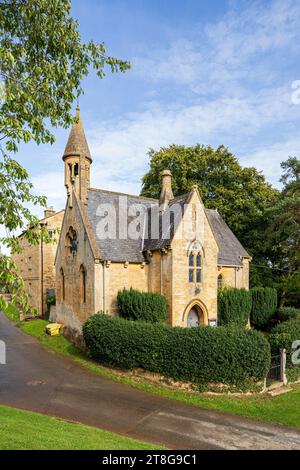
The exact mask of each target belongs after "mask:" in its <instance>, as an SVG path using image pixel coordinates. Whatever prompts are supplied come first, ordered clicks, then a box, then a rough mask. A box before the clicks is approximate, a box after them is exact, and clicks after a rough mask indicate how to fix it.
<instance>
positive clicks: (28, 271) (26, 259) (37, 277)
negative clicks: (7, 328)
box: [12, 209, 64, 315]
mask: <svg viewBox="0 0 300 470" xmlns="http://www.w3.org/2000/svg"><path fill="white" fill-rule="evenodd" d="M63 216H64V211H63V210H62V211H60V212H55V211H54V210H53V209H46V210H45V211H44V217H43V219H41V220H40V225H41V226H42V225H43V226H44V227H45V228H46V229H47V230H48V232H49V235H50V238H51V239H52V241H53V243H50V244H49V243H47V244H45V243H42V242H40V243H39V244H38V245H30V244H29V242H28V241H27V239H26V237H25V235H24V234H22V235H20V237H19V238H20V245H21V247H22V249H23V250H22V252H21V253H18V254H15V255H13V256H12V258H13V260H14V261H15V262H16V264H17V266H18V268H19V272H20V275H21V276H22V278H23V280H24V286H25V291H26V292H27V293H28V295H29V298H30V304H31V306H32V307H34V308H36V309H37V311H38V313H39V314H41V315H44V314H45V313H46V309H47V306H46V294H47V292H48V293H49V294H54V292H55V266H54V259H55V255H56V250H57V243H58V239H59V232H60V229H61V226H62V221H63Z"/></svg>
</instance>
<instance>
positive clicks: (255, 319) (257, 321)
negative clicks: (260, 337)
mask: <svg viewBox="0 0 300 470" xmlns="http://www.w3.org/2000/svg"><path fill="white" fill-rule="evenodd" d="M250 292H251V295H252V310H251V316H250V321H251V325H252V326H254V327H255V328H258V329H260V328H265V327H266V326H267V325H268V324H269V322H270V320H271V318H272V317H273V316H274V314H275V311H276V308H277V291H276V289H273V288H272V287H255V288H253V289H251V291H250Z"/></svg>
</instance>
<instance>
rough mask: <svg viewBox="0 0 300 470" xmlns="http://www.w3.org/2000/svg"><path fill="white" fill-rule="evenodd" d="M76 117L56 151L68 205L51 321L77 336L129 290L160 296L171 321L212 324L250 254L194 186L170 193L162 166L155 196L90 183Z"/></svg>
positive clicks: (243, 281) (242, 281) (243, 278)
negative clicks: (221, 297) (221, 296)
mask: <svg viewBox="0 0 300 470" xmlns="http://www.w3.org/2000/svg"><path fill="white" fill-rule="evenodd" d="M76 116H77V120H76V121H75V122H74V124H73V126H72V129H71V133H70V136H69V139H68V142H67V145H66V148H65V152H64V155H63V161H64V171H65V186H66V190H67V203H66V208H65V211H64V217H63V222H62V227H61V232H60V238H59V242H58V246H57V252H56V258H55V271H56V308H55V310H53V312H52V319H53V320H56V321H58V322H60V323H62V324H63V325H64V328H65V331H66V332H67V333H68V334H69V335H70V336H72V337H73V338H74V339H76V336H77V335H79V336H80V333H81V328H82V325H83V323H84V322H85V321H86V320H87V318H88V317H89V316H90V315H92V314H94V313H97V312H99V311H103V312H105V313H107V314H109V315H117V303H116V297H117V293H118V291H119V290H122V289H123V288H131V287H132V288H134V289H137V290H140V291H145V292H157V293H161V294H163V295H164V296H165V297H166V298H167V301H168V315H169V323H170V324H171V325H179V326H195V325H198V324H206V325H215V324H216V322H217V291H218V288H221V287H224V286H231V287H237V288H242V287H243V288H246V289H248V285H249V261H250V260H251V258H250V256H249V254H248V253H247V252H246V251H245V249H244V248H243V246H242V245H241V244H240V242H239V241H238V240H237V238H236V237H235V235H234V234H233V233H232V231H231V230H230V228H229V227H228V226H227V225H226V223H225V222H224V220H223V219H222V218H221V216H220V215H219V214H218V212H217V211H216V210H211V209H205V207H204V206H203V203H202V201H201V197H200V195H199V192H198V189H197V187H195V186H194V187H192V188H191V191H190V192H189V193H188V194H186V195H183V196H180V197H179V198H174V197H173V193H172V175H171V173H170V171H169V170H166V171H164V172H163V174H162V175H158V177H161V178H162V190H161V196H160V199H159V200H156V199H149V198H146V197H142V196H134V195H127V194H121V193H118V192H114V191H108V190H104V189H95V188H91V187H90V168H91V165H92V158H91V154H90V150H89V147H88V144H87V141H86V137H85V133H84V129H83V124H82V120H81V117H80V111H79V109H77V113H76ZM186 227H188V230H187V229H185V228H186Z"/></svg>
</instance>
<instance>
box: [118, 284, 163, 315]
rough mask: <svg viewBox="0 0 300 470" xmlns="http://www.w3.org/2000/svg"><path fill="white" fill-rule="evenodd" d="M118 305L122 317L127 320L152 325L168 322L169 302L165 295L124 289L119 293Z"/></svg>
mask: <svg viewBox="0 0 300 470" xmlns="http://www.w3.org/2000/svg"><path fill="white" fill-rule="evenodd" d="M117 303H118V309H119V313H120V316H121V317H123V318H127V320H141V321H146V322H150V323H158V322H164V321H166V320H167V308H168V304H167V300H166V298H165V297H164V296H163V295H160V294H154V293H151V292H140V291H137V290H134V289H129V290H128V289H123V290H122V291H119V292H118V296H117Z"/></svg>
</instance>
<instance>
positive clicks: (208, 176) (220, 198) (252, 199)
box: [142, 144, 278, 256]
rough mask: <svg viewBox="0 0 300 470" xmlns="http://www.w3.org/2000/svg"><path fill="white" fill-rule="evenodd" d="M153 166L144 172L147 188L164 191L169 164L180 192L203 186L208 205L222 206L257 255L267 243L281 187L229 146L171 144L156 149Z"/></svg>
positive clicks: (153, 193)
mask: <svg viewBox="0 0 300 470" xmlns="http://www.w3.org/2000/svg"><path fill="white" fill-rule="evenodd" d="M149 157H150V170H149V172H148V173H146V174H145V176H144V178H143V186H142V194H143V195H144V196H150V197H156V198H157V197H159V194H160V190H161V181H160V174H161V172H162V171H163V170H164V169H166V168H167V169H169V170H171V172H172V175H173V183H172V184H173V192H174V195H175V196H177V195H181V194H184V193H186V192H188V191H189V190H190V189H191V187H192V185H193V184H197V185H198V186H199V190H200V193H201V196H202V199H203V202H204V204H205V206H206V207H207V208H213V209H214V208H217V209H218V211H219V212H220V214H221V215H222V217H223V218H224V220H225V221H226V222H227V224H228V225H229V227H230V228H231V229H232V230H233V232H234V233H235V234H236V235H237V236H238V238H239V239H240V241H241V242H242V243H243V244H244V245H245V247H246V248H248V250H249V251H250V253H251V254H252V255H254V254H255V255H257V256H258V252H259V249H260V247H261V246H262V244H263V243H264V240H263V235H262V234H263V232H264V229H265V213H266V209H267V208H268V207H270V206H272V205H274V203H275V202H276V201H277V199H278V191H277V190H275V189H273V188H272V186H271V185H270V184H268V183H267V182H266V181H265V178H264V176H263V175H262V174H261V173H260V172H259V171H257V170H256V169H255V168H252V167H251V168H247V167H246V168H243V167H242V166H241V165H240V164H239V162H238V160H237V158H236V157H235V156H234V155H233V154H232V153H230V152H229V150H228V149H227V148H226V147H224V146H220V147H218V148H217V149H216V150H214V149H213V148H212V147H210V146H207V147H204V146H201V145H199V144H197V145H196V146H194V147H185V146H183V145H171V146H170V147H168V148H161V149H160V150H158V151H155V150H153V149H150V151H149Z"/></svg>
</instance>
